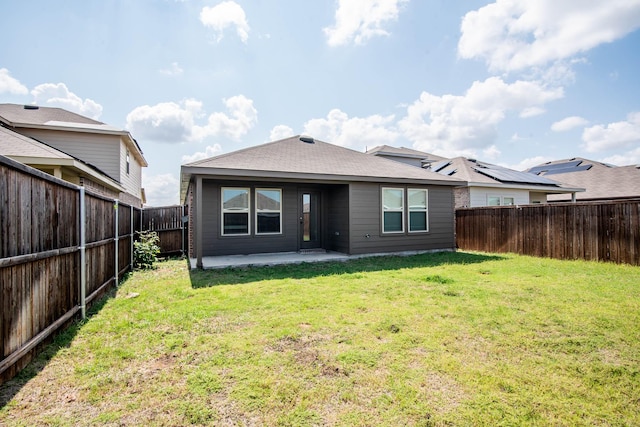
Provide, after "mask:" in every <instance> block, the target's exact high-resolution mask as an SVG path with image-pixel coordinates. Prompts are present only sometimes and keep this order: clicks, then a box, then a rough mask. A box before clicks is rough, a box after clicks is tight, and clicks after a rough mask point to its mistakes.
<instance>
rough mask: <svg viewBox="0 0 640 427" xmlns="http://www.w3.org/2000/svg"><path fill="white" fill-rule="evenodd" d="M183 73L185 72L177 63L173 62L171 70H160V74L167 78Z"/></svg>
mask: <svg viewBox="0 0 640 427" xmlns="http://www.w3.org/2000/svg"><path fill="white" fill-rule="evenodd" d="M183 72H184V70H183V69H182V68H181V67H180V65H178V63H177V62H172V63H171V65H170V66H169V68H163V69H161V70H160V74H164V75H165V76H179V75H181V74H182V73H183Z"/></svg>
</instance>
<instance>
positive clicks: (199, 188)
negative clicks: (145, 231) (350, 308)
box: [181, 136, 461, 267]
mask: <svg viewBox="0 0 640 427" xmlns="http://www.w3.org/2000/svg"><path fill="white" fill-rule="evenodd" d="M460 184H461V182H460V181H459V180H457V179H455V178H450V177H446V176H442V175H439V174H436V173H433V172H429V171H426V170H423V169H418V168H415V167H411V166H408V165H399V164H397V163H395V162H392V161H389V160H386V159H382V158H378V157H374V156H368V155H366V154H364V153H359V152H357V151H353V150H350V149H347V148H343V147H339V146H337V145H333V144H328V143H326V142H321V141H316V140H314V139H312V138H310V137H299V136H296V137H291V138H287V139H283V140H280V141H275V142H270V143H267V144H263V145H259V146H255V147H251V148H247V149H244V150H240V151H236V152H232V153H229V154H224V155H221V156H217V157H212V158H209V159H205V160H201V161H197V162H194V163H190V164H186V165H183V166H182V170H181V198H182V200H183V201H184V202H185V204H187V205H189V213H190V221H189V224H190V230H189V234H190V255H191V256H192V257H194V258H196V259H197V266H198V267H201V266H202V257H205V256H219V255H232V254H252V253H266V252H293V251H301V250H316V249H321V250H331V251H336V252H342V253H346V254H367V253H384V252H396V251H429V250H453V249H454V248H455V238H454V209H453V187H454V186H458V185H460Z"/></svg>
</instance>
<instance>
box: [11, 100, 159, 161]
mask: <svg viewBox="0 0 640 427" xmlns="http://www.w3.org/2000/svg"><path fill="white" fill-rule="evenodd" d="M0 122H2V123H4V124H5V125H7V126H9V127H12V128H34V129H56V130H66V131H72V132H89V133H106V134H112V135H121V136H124V137H125V139H126V140H127V141H128V143H129V144H130V145H131V147H132V148H134V149H133V152H134V155H136V157H137V158H138V161H140V163H141V164H142V165H143V166H147V165H148V164H147V161H146V160H145V158H144V155H143V153H142V149H141V148H140V145H138V142H137V141H136V140H135V139H134V138H133V137H132V136H131V134H130V133H129V132H128V131H126V130H123V129H119V128H117V127H114V126H110V125H108V124H105V123H102V122H99V121H97V120H93V119H90V118H89V117H85V116H82V115H80V114H76V113H72V112H71V111H67V110H65V109H63V108H55V107H40V106H37V105H19V104H0Z"/></svg>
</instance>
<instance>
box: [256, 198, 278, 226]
mask: <svg viewBox="0 0 640 427" xmlns="http://www.w3.org/2000/svg"><path fill="white" fill-rule="evenodd" d="M281 230H282V190H280V189H268V188H258V189H256V234H280V233H281V232H282V231H281Z"/></svg>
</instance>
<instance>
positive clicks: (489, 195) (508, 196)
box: [487, 194, 516, 206]
mask: <svg viewBox="0 0 640 427" xmlns="http://www.w3.org/2000/svg"><path fill="white" fill-rule="evenodd" d="M490 197H497V198H498V200H499V203H500V204H499V205H490V204H489V198H490ZM505 197H506V198H511V199H513V205H505V204H504V199H505ZM515 205H516V196H511V195H506V196H501V195H498V194H487V206H515Z"/></svg>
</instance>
